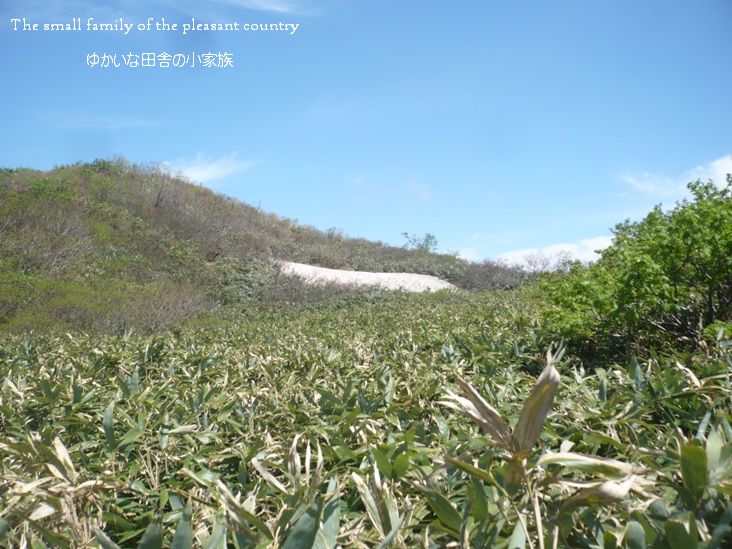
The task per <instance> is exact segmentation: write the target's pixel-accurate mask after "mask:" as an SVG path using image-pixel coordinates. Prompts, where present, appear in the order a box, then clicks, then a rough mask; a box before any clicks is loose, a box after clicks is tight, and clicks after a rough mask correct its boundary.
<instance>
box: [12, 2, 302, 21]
mask: <svg viewBox="0 0 732 549" xmlns="http://www.w3.org/2000/svg"><path fill="white" fill-rule="evenodd" d="M214 3H216V4H218V5H220V6H222V9H223V7H224V6H228V7H233V8H240V9H247V10H254V11H266V12H272V13H281V14H300V15H306V14H307V13H308V10H307V9H306V7H305V6H304V4H303V3H302V1H301V0H214ZM151 6H162V7H170V8H175V10H176V11H177V12H187V13H190V14H191V15H196V16H203V15H211V14H213V13H215V12H216V10H212V9H211V8H212V6H211V5H208V6H206V5H204V3H202V2H194V1H192V0H175V1H173V0H152V1H147V2H143V1H142V0H116V1H110V2H105V3H103V4H102V3H100V2H97V1H95V0H27V1H26V2H24V3H23V7H22V10H20V9H13V8H12V7H11V6H9V5H7V6H0V14H3V15H6V16H7V15H10V14H13V13H15V15H16V16H21V17H23V16H25V17H41V16H44V17H62V16H63V17H69V14H73V16H75V17H85V16H87V15H86V14H89V16H96V17H102V16H106V17H118V16H121V15H124V16H125V17H126V18H127V19H129V20H136V18H144V17H147V13H148V11H149V9H150V7H151ZM20 11H22V13H19V12H20ZM16 12H18V13H16Z"/></svg>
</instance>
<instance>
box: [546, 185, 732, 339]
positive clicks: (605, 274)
mask: <svg viewBox="0 0 732 549" xmlns="http://www.w3.org/2000/svg"><path fill="white" fill-rule="evenodd" d="M689 189H690V190H691V192H692V194H693V200H692V201H683V202H681V203H679V204H677V205H676V207H675V208H674V209H672V210H670V211H668V212H664V211H663V210H662V209H661V208H660V207H657V208H655V209H654V210H653V211H652V212H651V213H649V214H648V215H647V216H646V217H645V218H644V219H643V220H642V221H640V222H637V223H631V222H629V221H626V222H625V223H621V224H619V225H617V226H616V227H615V238H614V241H613V244H612V245H611V246H610V247H609V248H607V249H606V250H604V251H603V252H602V257H601V259H600V260H599V261H598V262H597V263H595V264H594V265H592V266H590V267H583V266H581V265H574V266H573V267H572V268H570V269H569V272H567V273H559V274H554V275H550V276H548V277H547V279H548V280H547V281H546V282H545V284H544V286H543V289H544V290H545V292H546V294H547V295H548V296H549V297H550V299H551V301H552V303H553V305H554V306H555V307H554V308H553V309H552V310H550V311H548V312H547V315H546V317H547V319H548V320H549V322H550V324H551V325H552V326H553V327H554V328H555V329H556V330H557V331H558V332H559V333H561V334H563V335H564V336H566V337H568V338H569V339H570V340H571V341H573V342H574V343H577V344H579V345H580V346H583V345H585V346H586V345H587V344H588V343H589V342H593V340H594V344H598V343H599V344H600V346H602V347H604V348H616V349H618V348H623V347H624V346H625V345H628V344H634V345H640V346H646V347H647V346H653V345H659V344H662V343H664V342H669V341H682V342H683V341H686V342H690V343H693V342H695V341H697V340H699V339H700V335H701V330H703V329H704V327H705V326H708V325H711V324H713V323H715V322H719V321H729V320H730V319H731V318H732V180H730V182H729V183H728V185H727V186H726V187H725V188H717V187H716V186H715V185H713V184H712V183H700V182H696V183H691V184H689ZM594 350H597V347H595V349H594Z"/></svg>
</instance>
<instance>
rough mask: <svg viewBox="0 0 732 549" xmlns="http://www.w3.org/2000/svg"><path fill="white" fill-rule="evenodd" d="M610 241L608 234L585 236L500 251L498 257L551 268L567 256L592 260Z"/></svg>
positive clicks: (512, 262) (585, 260)
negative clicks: (544, 244) (533, 246)
mask: <svg viewBox="0 0 732 549" xmlns="http://www.w3.org/2000/svg"><path fill="white" fill-rule="evenodd" d="M611 242H612V237H610V236H598V237H595V238H586V239H584V240H580V241H579V242H577V243H562V244H552V245H550V246H545V247H543V248H524V249H520V250H511V251H508V252H504V253H502V254H501V255H500V256H499V257H500V259H502V260H504V261H505V262H506V263H510V264H513V265H522V266H525V267H526V266H529V267H536V266H537V265H539V266H540V267H541V268H542V269H551V268H553V267H555V266H556V262H557V260H558V259H562V258H564V257H569V258H571V259H576V260H579V261H583V262H589V261H594V260H596V259H597V258H598V254H597V253H596V251H597V250H602V249H604V248H607V247H608V246H609V245H610V243H611Z"/></svg>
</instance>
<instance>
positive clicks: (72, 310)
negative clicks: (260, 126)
mask: <svg viewBox="0 0 732 549" xmlns="http://www.w3.org/2000/svg"><path fill="white" fill-rule="evenodd" d="M0 234H1V235H2V238H1V239H0V274H2V276H0V325H3V326H4V327H5V328H6V329H10V330H13V331H20V330H27V329H33V328H56V329H61V330H63V329H72V328H80V329H84V330H95V331H112V332H115V331H122V330H124V329H125V328H126V327H135V328H136V329H140V330H157V329H160V328H165V327H167V326H170V325H171V324H174V323H175V322H177V321H179V320H182V319H186V318H190V317H192V316H195V315H197V314H198V313H200V312H202V311H209V310H211V309H213V308H214V307H216V306H217V305H219V304H227V303H228V304H232V303H233V304H242V303H246V302H248V301H249V300H251V298H252V297H258V298H264V299H267V298H277V297H278V295H279V294H283V295H284V299H298V298H299V297H302V296H298V295H297V294H298V291H299V289H297V288H295V289H293V288H291V287H285V288H282V287H276V286H275V285H274V278H273V277H274V273H273V272H272V270H271V268H270V267H269V266H268V264H267V260H268V259H269V258H272V257H278V258H282V259H288V260H292V261H300V262H304V263H310V264H315V265H321V266H325V267H334V268H347V269H355V270H371V271H387V272H389V271H392V272H393V271H407V272H417V273H424V274H432V275H435V276H439V277H442V278H446V279H448V280H450V281H452V282H454V283H456V284H458V285H459V286H461V287H464V288H476V289H480V288H485V287H490V286H497V285H503V284H506V283H513V282H515V279H516V273H515V272H512V271H511V270H509V269H506V268H503V267H500V266H497V265H491V264H485V265H474V264H469V263H467V262H465V261H462V260H459V259H457V258H455V257H454V256H450V255H440V254H432V253H427V252H419V251H414V250H406V249H403V248H397V247H392V246H386V245H384V244H381V243H378V242H370V241H367V240H363V239H351V238H346V237H345V236H343V235H341V234H339V233H338V232H336V231H329V232H327V233H324V232H321V231H318V230H316V229H315V228H312V227H307V226H303V225H299V224H297V223H295V222H294V221H292V220H289V219H284V218H281V217H278V216H275V215H272V214H268V213H265V212H262V211H260V210H259V209H257V208H253V207H251V206H249V205H247V204H244V203H241V202H239V201H236V200H233V199H230V198H227V197H225V196H222V195H219V194H216V193H214V192H212V191H210V190H208V189H206V188H203V187H200V186H197V185H193V184H190V183H187V182H184V181H181V180H179V179H176V178H173V177H171V176H169V175H167V174H165V173H162V172H159V171H156V170H153V169H143V168H140V167H137V166H130V165H128V164H127V163H125V162H124V161H114V162H111V161H96V162H94V163H91V164H83V165H82V164H77V165H72V166H64V167H60V168H56V169H54V170H52V171H50V172H47V173H44V172H38V171H32V170H24V169H20V170H9V169H4V170H1V171H0ZM300 293H301V292H300ZM279 297H282V296H279Z"/></svg>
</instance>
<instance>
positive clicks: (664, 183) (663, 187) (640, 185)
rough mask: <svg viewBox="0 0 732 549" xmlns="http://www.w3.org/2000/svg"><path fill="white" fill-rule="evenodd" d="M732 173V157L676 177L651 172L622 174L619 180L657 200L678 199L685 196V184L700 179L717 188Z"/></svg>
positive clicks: (701, 165) (701, 166)
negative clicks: (714, 184) (712, 182)
mask: <svg viewBox="0 0 732 549" xmlns="http://www.w3.org/2000/svg"><path fill="white" fill-rule="evenodd" d="M728 173H732V155H727V156H723V157H721V158H717V159H716V160H713V161H712V162H709V163H707V164H700V165H698V166H694V167H693V168H691V169H689V170H686V171H685V172H684V173H682V174H678V175H664V174H658V173H651V172H643V173H640V174H623V175H621V176H620V179H621V180H622V181H624V182H625V183H628V184H629V185H630V186H631V187H633V188H634V189H635V190H637V191H640V192H642V193H645V194H649V195H653V196H656V197H658V198H669V199H680V198H683V197H684V196H687V194H688V191H687V189H686V184H687V183H689V182H690V181H696V180H697V179H700V180H702V181H707V180H710V179H711V180H712V181H714V183H716V184H717V185H719V186H722V185H724V184H725V182H726V180H727V174H728Z"/></svg>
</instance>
